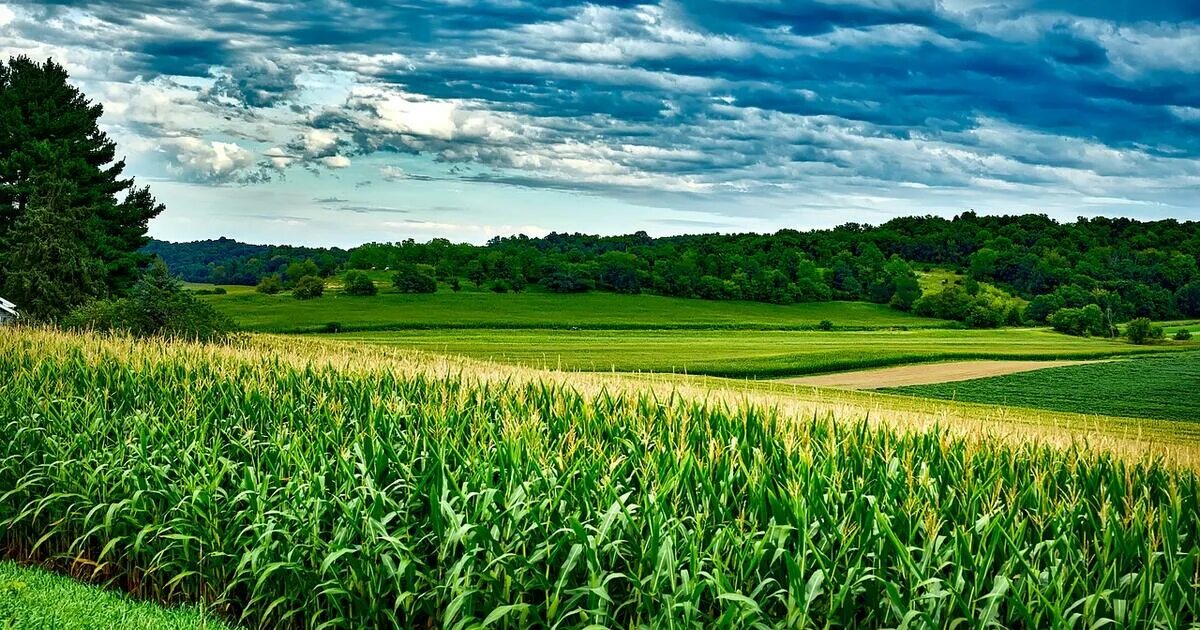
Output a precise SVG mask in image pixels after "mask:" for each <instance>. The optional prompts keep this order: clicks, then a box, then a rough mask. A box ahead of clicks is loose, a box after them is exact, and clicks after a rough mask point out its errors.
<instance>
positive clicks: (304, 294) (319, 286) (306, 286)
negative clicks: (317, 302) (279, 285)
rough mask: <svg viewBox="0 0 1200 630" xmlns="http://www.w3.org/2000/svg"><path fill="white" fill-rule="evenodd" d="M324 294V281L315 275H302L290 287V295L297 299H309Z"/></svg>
mask: <svg viewBox="0 0 1200 630" xmlns="http://www.w3.org/2000/svg"><path fill="white" fill-rule="evenodd" d="M324 294H325V281H324V280H322V279H320V278H318V277H317V276H304V277H303V278H300V279H299V280H297V281H296V286H294V287H292V297H294V298H296V299H297V300H311V299H313V298H319V297H321V296H322V295H324Z"/></svg>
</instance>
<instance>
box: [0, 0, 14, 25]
mask: <svg viewBox="0 0 1200 630" xmlns="http://www.w3.org/2000/svg"><path fill="white" fill-rule="evenodd" d="M16 17H17V15H16V14H15V13H13V10H12V9H10V8H8V5H7V4H0V28H4V27H5V26H8V25H9V23H10V22H12V21H13V20H14V19H15V18H16Z"/></svg>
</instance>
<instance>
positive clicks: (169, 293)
mask: <svg viewBox="0 0 1200 630" xmlns="http://www.w3.org/2000/svg"><path fill="white" fill-rule="evenodd" d="M63 325H64V326H65V327H67V328H74V329H82V330H96V331H106V332H108V331H111V332H124V333H127V334H131V335H134V336H138V337H152V336H158V337H169V338H175V339H188V340H192V341H216V340H220V339H223V338H225V337H227V336H228V335H229V334H230V333H232V332H233V331H234V329H235V327H234V324H233V320H231V319H229V317H228V316H227V315H225V314H223V313H220V312H218V311H217V310H216V309H214V308H213V307H212V306H211V305H210V304H206V303H204V302H201V301H200V300H197V299H196V297H195V296H194V295H192V294H191V293H189V292H188V291H186V290H184V288H183V284H182V283H181V282H180V281H179V280H177V279H176V278H174V277H173V276H171V274H170V272H169V271H167V266H166V265H165V264H163V262H162V261H161V260H159V261H155V263H154V264H152V265H151V266H150V268H149V269H147V270H146V272H145V273H144V274H143V275H142V277H141V278H140V279H139V280H138V281H137V284H135V285H133V290H132V291H131V292H130V296H129V297H127V298H119V299H113V300H96V301H93V302H90V303H88V304H85V305H83V306H81V307H79V308H77V309H75V310H74V311H72V312H71V313H70V314H69V315H67V316H66V318H64V320H63Z"/></svg>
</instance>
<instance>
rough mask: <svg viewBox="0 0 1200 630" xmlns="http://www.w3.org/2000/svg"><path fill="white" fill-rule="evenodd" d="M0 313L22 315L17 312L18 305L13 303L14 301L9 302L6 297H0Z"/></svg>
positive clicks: (14, 315) (13, 315)
mask: <svg viewBox="0 0 1200 630" xmlns="http://www.w3.org/2000/svg"><path fill="white" fill-rule="evenodd" d="M0 313H3V314H4V315H9V316H12V317H20V316H21V314H20V313H18V312H17V305H16V304H13V303H12V302H9V301H8V300H6V299H4V298H0Z"/></svg>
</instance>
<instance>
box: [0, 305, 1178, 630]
mask: <svg viewBox="0 0 1200 630" xmlns="http://www.w3.org/2000/svg"><path fill="white" fill-rule="evenodd" d="M241 343H242V345H239V346H235V347H213V346H193V345H187V344H175V343H167V342H149V343H144V342H131V341H128V340H123V339H119V338H118V339H110V340H105V339H101V338H98V337H93V336H73V335H60V334H56V333H52V332H40V331H20V330H4V329H0V373H4V374H6V375H7V378H6V379H3V380H0V426H4V427H6V433H5V435H6V438H7V439H5V440H3V441H0V487H3V488H9V489H11V490H9V491H8V493H7V494H6V495H5V500H4V501H0V525H2V526H3V531H4V536H5V544H4V545H3V546H0V548H2V549H4V550H5V551H6V552H7V553H8V554H11V555H15V556H19V557H21V558H22V559H27V558H28V559H34V560H40V561H57V562H70V563H73V564H75V565H77V566H83V567H91V568H92V571H93V572H94V573H95V574H96V575H97V577H99V578H102V579H105V580H108V581H109V582H110V583H112V584H114V585H118V586H123V587H125V588H129V589H133V590H135V591H136V592H137V594H139V595H142V596H146V597H153V598H156V599H160V600H170V601H188V602H200V601H203V602H206V609H208V610H215V611H219V612H221V613H223V614H224V615H226V616H228V617H229V618H230V619H233V620H238V621H240V622H241V623H243V624H245V625H248V626H251V627H278V626H280V625H284V624H304V625H309V626H317V627H320V626H322V625H324V626H327V627H328V626H349V627H372V626H399V627H413V626H420V627H432V626H441V627H476V626H481V625H482V626H492V627H513V628H516V627H533V626H538V627H560V628H567V627H595V626H605V627H636V626H649V627H685V626H686V627H696V626H699V627H803V626H827V625H834V626H848V625H850V626H858V627H877V626H890V627H898V626H926V627H946V626H953V625H959V624H965V625H966V626H969V627H975V626H976V625H979V626H984V625H988V624H991V625H996V626H1000V627H1017V626H1020V627H1052V626H1054V627H1066V626H1078V627H1100V626H1104V625H1115V626H1118V627H1145V626H1153V625H1157V626H1167V627H1180V626H1184V625H1186V624H1187V621H1188V620H1191V619H1196V618H1198V616H1200V592H1198V591H1197V589H1196V588H1195V584H1194V572H1195V570H1196V567H1197V566H1198V564H1200V543H1198V541H1200V504H1198V503H1197V501H1198V500H1200V479H1198V477H1197V474H1196V473H1195V472H1194V471H1193V470H1192V469H1190V468H1188V469H1183V468H1174V467H1171V466H1168V465H1166V464H1165V463H1164V462H1158V461H1152V460H1147V459H1143V458H1139V457H1136V456H1135V457H1132V458H1124V457H1123V458H1120V459H1118V458H1115V457H1113V456H1111V455H1108V454H1105V453H1104V452H1102V451H1100V450H1098V446H1097V442H1096V441H1092V442H1090V443H1089V444H1088V445H1086V446H1085V445H1083V444H1081V443H1079V442H1068V443H1065V444H1064V447H1065V448H1055V447H1051V446H1048V445H1047V444H1046V443H1044V442H1043V441H1042V440H1041V439H1039V438H1037V437H1036V436H1038V435H1050V433H1045V434H1043V433H1039V432H1038V430H1045V431H1047V432H1049V431H1053V430H1054V428H1053V427H1050V426H1045V427H1041V428H1040V429H1037V428H1035V429H1033V430H1031V432H1030V433H1024V434H1022V436H1021V437H1020V439H1014V437H1013V436H1012V435H1009V437H1006V438H1003V439H1001V438H999V437H993V435H992V434H991V433H983V432H981V433H971V431H970V429H969V428H967V427H965V426H960V425H959V423H958V421H957V420H955V419H953V418H954V416H950V415H942V416H941V417H942V419H943V421H944V422H946V423H947V424H948V425H950V426H943V427H940V428H938V427H933V426H931V425H929V424H928V423H929V422H930V418H931V416H932V415H933V414H931V413H930V412H928V411H926V412H923V413H921V414H914V415H912V416H903V415H897V414H892V413H887V412H879V413H874V414H872V416H871V421H869V422H868V421H864V420H863V411H864V409H865V408H864V407H855V406H846V407H838V405H840V404H841V403H839V402H838V400H839V399H838V398H836V396H838V394H837V393H829V392H820V391H817V390H804V392H807V393H803V392H802V393H800V394H797V395H796V396H801V397H802V396H810V397H811V398H807V399H805V398H799V397H795V396H793V397H787V396H784V395H775V394H771V395H767V394H762V393H754V392H753V391H752V390H751V389H737V390H734V391H730V392H728V393H723V390H721V389H719V387H712V386H711V385H712V383H713V381H708V380H705V381H695V383H703V384H704V387H697V386H694V385H692V384H691V383H693V381H692V380H690V379H682V378H681V377H679V378H680V380H679V386H677V387H676V386H672V387H670V388H667V386H665V385H664V383H666V381H665V379H666V378H667V377H662V376H656V377H653V378H658V379H664V380H663V381H661V382H659V383H657V384H656V383H655V382H653V381H650V380H644V379H639V378H635V377H619V376H610V377H602V376H599V375H588V374H556V373H542V372H536V371H532V370H528V369H525V368H520V367H507V366H493V365H488V364H482V363H475V362H471V361H469V360H464V359H445V358H439V357H436V356H432V355H424V354H412V353H406V352H402V351H395V350H390V349H383V348H370V347H365V348H364V347H359V346H355V345H353V344H335V343H329V342H323V341H315V340H305V339H302V338H295V337H292V338H261V337H253V338H250V339H247V340H245V341H243V342H241ZM730 383H731V384H733V385H737V386H739V387H741V385H739V384H737V383H733V382H730ZM743 384H744V385H746V386H747V387H749V386H750V385H753V384H751V383H748V382H743ZM826 396H828V397H827V398H823V397H826ZM817 399H820V400H819V401H818V402H816V403H814V402H813V401H814V400H817ZM868 399H870V400H878V401H888V400H895V401H897V402H901V401H902V402H905V404H918V403H920V401H916V400H915V399H903V398H896V397H888V396H878V395H871V396H869V397H868V396H867V395H864V394H857V393H854V394H853V395H852V396H848V398H847V400H868ZM920 404H932V405H944V406H945V409H947V410H953V409H954V408H955V407H954V404H953V403H938V402H928V401H926V402H925V403H920ZM814 405H815V406H814ZM820 409H826V410H833V411H832V412H830V411H826V412H819V410H820ZM856 409H857V410H856ZM931 409H932V408H931ZM979 411H980V413H981V414H982V413H984V409H983V408H979ZM948 413H949V412H948ZM904 418H910V419H911V420H910V421H911V424H905V422H906V421H905V420H904ZM996 419H997V420H1000V419H1001V418H1000V417H999V416H997V417H996ZM965 422H966V420H965V419H964V423H965ZM922 423H924V424H922ZM1150 424H1154V423H1153V422H1150ZM971 426H975V425H971ZM979 426H982V425H979ZM1005 426H1006V427H1008V428H1007V430H1008V431H1009V432H1010V433H1011V431H1013V430H1014V429H1015V428H1017V427H1020V424H1019V423H1013V422H1008V423H1006V424H1005ZM1163 426H1164V427H1169V424H1164V425H1163ZM1064 435H1065V434H1064ZM1163 435H1164V436H1167V437H1171V436H1174V435H1175V432H1174V431H1171V430H1170V429H1169V428H1164V430H1163ZM1194 446H1195V444H1194V443H1192V444H1190V445H1186V446H1185V448H1194ZM1193 461H1195V460H1193Z"/></svg>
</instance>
